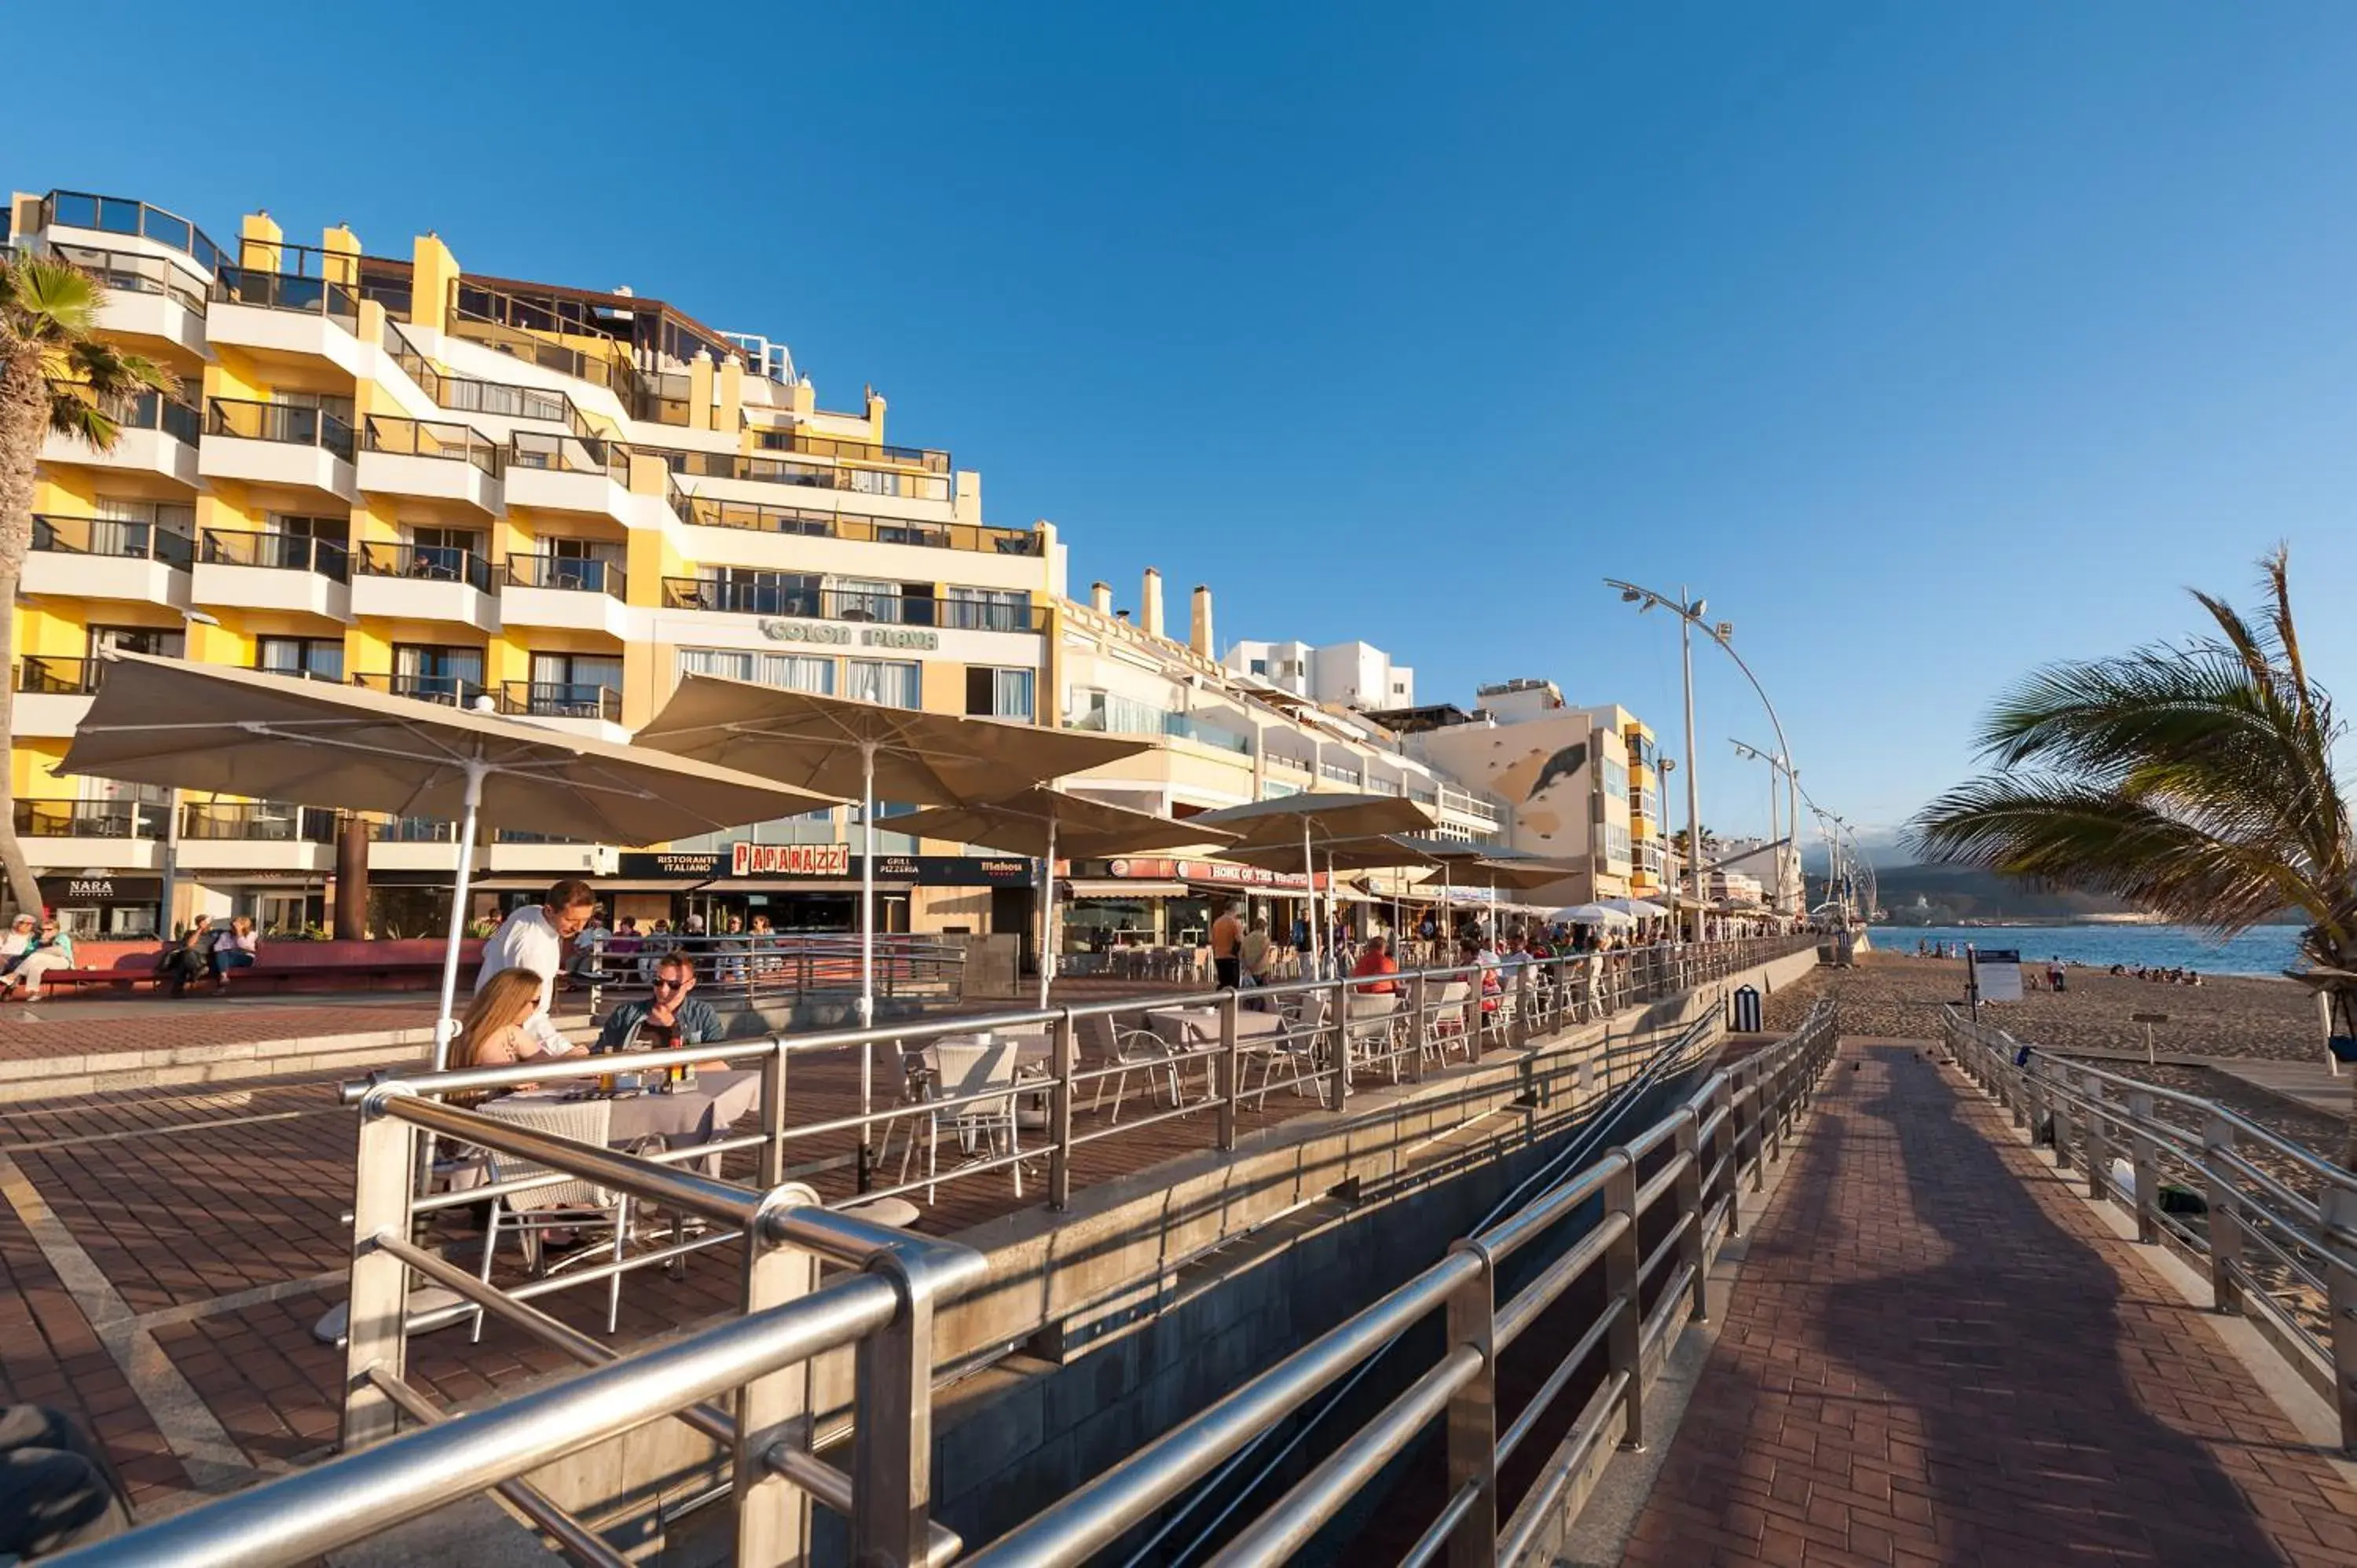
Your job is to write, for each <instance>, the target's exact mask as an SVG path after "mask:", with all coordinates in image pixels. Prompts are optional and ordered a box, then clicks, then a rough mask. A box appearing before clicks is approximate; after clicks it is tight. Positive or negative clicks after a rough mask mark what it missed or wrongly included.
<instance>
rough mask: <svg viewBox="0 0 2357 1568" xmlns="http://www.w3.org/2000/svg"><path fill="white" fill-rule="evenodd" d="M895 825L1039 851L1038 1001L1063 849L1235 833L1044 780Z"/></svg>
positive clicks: (1141, 849) (1141, 848) (1052, 939)
mask: <svg viewBox="0 0 2357 1568" xmlns="http://www.w3.org/2000/svg"><path fill="white" fill-rule="evenodd" d="M893 826H894V828H895V829H896V830H898V831H899V832H904V833H915V834H917V835H918V836H919V837H920V838H929V839H943V840H947V841H949V842H952V843H974V844H985V845H987V846H989V847H990V848H992V849H997V850H1005V851H1006V852H1007V853H1008V854H1023V855H1031V856H1036V857H1037V858H1038V859H1039V862H1040V866H1041V876H1042V879H1043V881H1044V883H1045V886H1044V887H1043V888H1042V890H1041V892H1040V898H1039V1005H1040V1006H1042V1007H1045V1006H1046V1005H1048V987H1049V983H1051V982H1052V981H1053V980H1054V979H1055V970H1056V861H1057V859H1058V858H1059V857H1060V856H1065V857H1070V858H1071V859H1075V860H1094V859H1097V858H1099V857H1101V856H1104V855H1114V854H1151V853H1153V852H1154V851H1156V850H1162V849H1188V848H1193V847H1195V846H1198V845H1200V846H1202V847H1204V848H1207V849H1211V850H1213V851H1216V850H1217V849H1218V848H1219V846H1221V845H1222V844H1226V843H1231V842H1232V841H1233V839H1234V838H1235V835H1234V834H1233V833H1230V832H1222V831H1221V830H1219V829H1218V828H1207V827H1202V826H1200V825H1199V824H1198V823H1197V822H1193V821H1179V820H1178V819H1175V818H1171V817H1161V816H1157V815H1155V814H1154V813H1153V812H1151V811H1132V810H1130V809H1129V808H1128V807H1126V806H1112V805H1107V804H1106V803H1105V802H1103V801H1102V800H1088V799H1086V798H1085V797H1082V796H1079V795H1068V794H1066V793H1065V792H1064V791H1062V790H1060V789H1049V788H1048V787H1047V786H1046V785H1043V784H1035V785H1032V786H1031V787H1030V788H1029V789H1022V790H1018V791H1017V792H1016V793H1014V794H1011V795H1006V796H1003V797H1000V798H998V799H996V800H976V801H971V802H969V803H967V804H965V805H961V806H936V807H933V808H931V809H930V810H927V811H917V812H913V813H911V814H910V815H908V816H905V817H897V818H895V819H893Z"/></svg>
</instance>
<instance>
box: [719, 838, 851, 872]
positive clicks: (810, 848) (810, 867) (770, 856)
mask: <svg viewBox="0 0 2357 1568" xmlns="http://www.w3.org/2000/svg"><path fill="white" fill-rule="evenodd" d="M728 847H729V868H728V869H729V875H732V876H846V875H850V872H851V846H850V845H849V844H846V843H745V842H744V841H743V840H742V839H739V840H738V841H737V843H733V844H731V845H729V846H728Z"/></svg>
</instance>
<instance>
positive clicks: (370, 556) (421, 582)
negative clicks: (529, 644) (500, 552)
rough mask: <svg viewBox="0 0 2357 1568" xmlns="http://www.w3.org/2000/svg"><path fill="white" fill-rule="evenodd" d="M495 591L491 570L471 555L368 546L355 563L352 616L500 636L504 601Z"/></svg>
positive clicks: (436, 549) (422, 548)
mask: <svg viewBox="0 0 2357 1568" xmlns="http://www.w3.org/2000/svg"><path fill="white" fill-rule="evenodd" d="M351 607H352V613H353V614H354V615H360V616H385V617H388V618H392V619H394V620H454V621H457V622H459V623H461V624H462V625H465V626H469V627H472V628H475V629H476V630H477V631H497V630H499V628H500V601H499V599H498V598H497V597H496V590H495V588H494V579H493V577H492V575H491V564H490V562H489V561H486V560H484V559H483V558H482V557H481V556H479V555H478V554H476V553H474V552H473V551H471V550H452V549H446V548H443V547H441V546H439V545H420V544H380V543H374V542H371V543H365V544H362V545H361V547H360V549H359V551H358V552H357V553H355V555H354V556H353V559H352V583H351Z"/></svg>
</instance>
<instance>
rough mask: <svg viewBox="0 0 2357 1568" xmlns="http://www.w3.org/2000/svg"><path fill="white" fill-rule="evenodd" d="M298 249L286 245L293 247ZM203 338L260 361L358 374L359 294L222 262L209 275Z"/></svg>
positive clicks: (313, 280) (338, 286)
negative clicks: (320, 363)
mask: <svg viewBox="0 0 2357 1568" xmlns="http://www.w3.org/2000/svg"><path fill="white" fill-rule="evenodd" d="M298 248H299V247H296V246H292V245H289V246H285V247H283V249H285V250H290V251H291V250H296V249H298ZM206 321H207V326H206V328H205V331H206V337H207V338H209V339H210V341H211V342H212V343H214V344H215V345H221V346H228V347H231V348H237V349H244V350H245V351H246V352H247V353H249V354H252V355H253V356H255V357H256V358H258V359H261V360H264V361H275V362H278V363H301V364H307V365H313V366H316V365H317V362H318V361H319V360H327V361H328V362H329V363H330V364H333V365H334V366H336V368H337V369H339V370H340V371H344V372H345V373H346V374H347V375H358V374H360V372H361V344H360V339H359V338H357V337H356V336H354V334H356V333H357V332H359V330H360V324H361V301H360V295H358V294H357V293H355V292H354V291H352V290H351V289H350V288H347V287H345V286H344V285H342V284H339V283H330V282H328V280H327V279H325V278H317V277H300V276H296V274H291V273H277V272H267V271H264V270H263V269H261V268H258V267H236V266H223V267H222V268H221V270H220V271H219V272H218V273H216V274H214V275H213V289H212V301H211V304H210V307H209V308H208V310H207V312H206Z"/></svg>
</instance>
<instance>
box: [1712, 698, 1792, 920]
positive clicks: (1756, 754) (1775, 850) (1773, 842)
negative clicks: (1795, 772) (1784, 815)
mask: <svg viewBox="0 0 2357 1568" xmlns="http://www.w3.org/2000/svg"><path fill="white" fill-rule="evenodd" d="M1727 744H1728V745H1730V746H1734V747H1735V755H1736V756H1738V757H1743V758H1746V759H1747V760H1749V761H1752V762H1764V763H1766V764H1767V765H1768V768H1769V773H1768V853H1769V854H1770V855H1771V856H1773V857H1774V859H1773V864H1774V865H1775V868H1776V908H1777V909H1778V910H1779V911H1780V912H1781V911H1783V909H1784V851H1783V847H1782V844H1781V841H1780V840H1779V838H1778V836H1777V832H1776V775H1777V774H1779V773H1781V774H1783V775H1784V777H1785V783H1786V793H1787V795H1788V796H1789V795H1790V794H1791V793H1792V791H1794V790H1796V789H1798V788H1799V786H1798V785H1797V784H1796V783H1794V782H1793V781H1792V758H1791V757H1778V756H1775V755H1773V754H1772V753H1770V752H1766V751H1763V750H1761V749H1760V747H1758V746H1752V745H1749V743H1747V742H1744V741H1739V740H1737V739H1735V738H1734V737H1733V736H1729V737H1728V739H1727ZM1788 827H1789V830H1790V832H1791V833H1792V854H1793V856H1794V858H1795V859H1796V860H1797V859H1798V857H1799V855H1800V853H1801V819H1800V816H1799V808H1798V807H1797V806H1795V807H1794V810H1793V815H1792V821H1791V822H1790V823H1789V824H1788ZM1800 891H1801V892H1802V894H1803V896H1804V897H1805V895H1806V894H1807V891H1808V883H1807V880H1806V879H1805V878H1803V879H1802V882H1801V889H1800Z"/></svg>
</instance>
